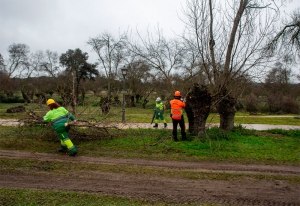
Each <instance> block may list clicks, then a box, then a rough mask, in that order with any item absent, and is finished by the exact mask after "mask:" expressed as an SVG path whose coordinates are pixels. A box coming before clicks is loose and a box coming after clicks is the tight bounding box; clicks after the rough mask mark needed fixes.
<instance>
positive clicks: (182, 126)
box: [172, 116, 186, 141]
mask: <svg viewBox="0 0 300 206" xmlns="http://www.w3.org/2000/svg"><path fill="white" fill-rule="evenodd" d="M172 122H173V140H175V141H177V140H178V139H177V125H178V124H179V126H180V129H181V138H182V140H186V133H185V124H184V118H183V116H181V120H176V119H172Z"/></svg>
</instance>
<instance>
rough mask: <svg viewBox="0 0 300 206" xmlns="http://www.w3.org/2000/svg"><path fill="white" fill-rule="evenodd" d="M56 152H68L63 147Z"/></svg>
mask: <svg viewBox="0 0 300 206" xmlns="http://www.w3.org/2000/svg"><path fill="white" fill-rule="evenodd" d="M58 152H61V153H67V152H68V148H67V147H64V146H61V149H59V150H58Z"/></svg>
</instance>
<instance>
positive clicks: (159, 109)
mask: <svg viewBox="0 0 300 206" xmlns="http://www.w3.org/2000/svg"><path fill="white" fill-rule="evenodd" d="M164 109H165V107H164V105H163V103H162V102H160V103H156V104H155V112H156V113H164Z"/></svg>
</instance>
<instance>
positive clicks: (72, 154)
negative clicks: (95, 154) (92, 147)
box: [69, 151, 78, 156]
mask: <svg viewBox="0 0 300 206" xmlns="http://www.w3.org/2000/svg"><path fill="white" fill-rule="evenodd" d="M77 153H78V152H77V151H76V152H70V154H69V156H76V155H77Z"/></svg>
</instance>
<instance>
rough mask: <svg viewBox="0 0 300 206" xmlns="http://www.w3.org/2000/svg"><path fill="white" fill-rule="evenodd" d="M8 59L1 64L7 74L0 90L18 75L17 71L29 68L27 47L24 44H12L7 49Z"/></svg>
mask: <svg viewBox="0 0 300 206" xmlns="http://www.w3.org/2000/svg"><path fill="white" fill-rule="evenodd" d="M8 53H9V59H8V60H7V62H6V63H5V62H4V63H3V64H2V67H3V68H4V70H5V73H6V74H7V76H6V79H3V82H2V83H1V85H0V90H2V87H3V86H4V85H6V84H7V83H8V81H9V79H10V78H12V76H13V75H18V74H20V71H18V70H19V69H22V68H26V67H27V68H28V66H29V53H30V50H29V47H28V46H27V45H26V44H15V43H14V44H12V45H10V46H9V47H8Z"/></svg>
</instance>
